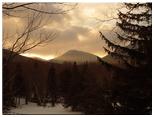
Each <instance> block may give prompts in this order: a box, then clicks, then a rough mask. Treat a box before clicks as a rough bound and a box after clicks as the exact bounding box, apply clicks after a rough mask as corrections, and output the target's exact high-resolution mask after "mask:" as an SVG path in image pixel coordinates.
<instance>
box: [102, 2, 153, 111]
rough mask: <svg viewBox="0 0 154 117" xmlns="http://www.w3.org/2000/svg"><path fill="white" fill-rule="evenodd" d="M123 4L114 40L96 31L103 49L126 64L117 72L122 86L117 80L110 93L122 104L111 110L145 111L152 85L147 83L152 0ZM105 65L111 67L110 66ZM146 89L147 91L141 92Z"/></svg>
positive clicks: (149, 79)
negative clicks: (102, 41)
mask: <svg viewBox="0 0 154 117" xmlns="http://www.w3.org/2000/svg"><path fill="white" fill-rule="evenodd" d="M125 7H126V10H125V12H124V11H123V12H122V11H119V13H118V21H117V27H118V29H119V30H120V31H117V32H116V35H117V38H116V39H115V40H114V42H113V40H110V39H108V38H106V36H105V35H103V33H102V32H100V36H101V38H102V40H104V41H105V42H106V45H107V46H104V47H103V48H104V50H105V51H106V52H107V53H108V54H109V55H111V56H112V57H113V58H115V59H119V60H120V62H122V63H123V66H125V67H126V70H125V71H124V70H123V71H121V73H120V77H123V84H124V83H125V86H124V85H122V83H121V84H119V86H117V85H116V86H115V87H114V88H112V91H113V92H112V95H117V96H119V98H118V101H120V102H121V103H122V105H123V108H121V110H115V113H116V112H117V113H123V114H147V113H148V114H149V113H150V111H148V112H147V110H146V108H147V107H148V108H150V109H151V102H152V100H151V96H152V94H151V90H152V88H151V87H152V84H151V83H150V85H147V84H149V82H150V81H151V78H152V3H125ZM115 42H116V43H115ZM125 44H128V46H125ZM99 60H100V61H101V62H102V63H103V64H104V62H103V61H102V60H101V59H99ZM105 64H107V63H105ZM108 66H110V68H112V69H111V70H115V68H113V67H112V65H108ZM122 72H123V73H122ZM124 74H125V75H124ZM115 77H118V76H115ZM117 82H118V81H116V82H114V84H115V83H116V84H117ZM143 86H144V88H143ZM146 88H147V89H148V92H149V94H147V92H146V91H144V90H145V89H146ZM113 89H114V90H113ZM115 91H116V92H115ZM114 97H115V96H114ZM113 100H114V99H113ZM147 100H149V101H147ZM144 102H146V103H144ZM150 109H149V110H150ZM120 111H121V112H120Z"/></svg>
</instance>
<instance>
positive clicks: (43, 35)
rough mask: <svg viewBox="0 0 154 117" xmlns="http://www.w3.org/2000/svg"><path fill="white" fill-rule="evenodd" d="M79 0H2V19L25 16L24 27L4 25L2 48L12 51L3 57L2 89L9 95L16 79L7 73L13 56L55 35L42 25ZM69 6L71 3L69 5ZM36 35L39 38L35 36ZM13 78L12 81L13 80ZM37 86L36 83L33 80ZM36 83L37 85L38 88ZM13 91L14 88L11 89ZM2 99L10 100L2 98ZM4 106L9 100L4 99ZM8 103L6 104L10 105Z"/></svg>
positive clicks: (53, 37)
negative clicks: (13, 0)
mask: <svg viewBox="0 0 154 117" xmlns="http://www.w3.org/2000/svg"><path fill="white" fill-rule="evenodd" d="M76 5H77V4H67V3H50V4H48V3H3V5H2V10H3V20H4V21H5V19H6V18H16V19H22V20H23V21H24V22H25V23H24V25H23V26H22V28H21V27H20V28H17V26H15V27H16V30H14V32H11V33H10V32H9V31H8V30H7V29H6V27H5V26H4V25H3V49H8V50H9V54H8V56H6V58H5V61H3V65H5V66H3V68H4V69H3V73H4V75H3V93H5V94H6V95H5V96H4V97H8V96H9V95H7V94H8V93H7V92H8V89H9V88H8V87H11V82H12V81H13V80H14V78H15V77H14V76H15V73H12V75H10V76H8V75H6V74H8V69H9V66H10V64H12V62H13V60H14V58H15V57H16V56H17V55H19V54H21V53H24V52H26V51H28V50H31V49H33V48H35V47H37V46H42V45H44V44H47V43H49V42H50V41H52V40H53V39H55V38H56V33H55V32H46V31H44V29H43V27H44V26H45V25H46V24H47V23H48V21H49V20H51V17H52V16H53V15H64V14H66V13H67V12H69V11H70V10H73V9H74V8H75V7H76ZM66 6H68V7H67V8H66ZM34 37H35V38H36V39H34ZM10 81H11V82H10ZM34 86H35V83H34ZM36 88H37V86H35V89H36ZM10 93H11V92H10ZM3 100H7V99H6V98H3ZM3 104H4V105H3V106H5V104H6V103H3ZM8 106H9V104H7V107H8Z"/></svg>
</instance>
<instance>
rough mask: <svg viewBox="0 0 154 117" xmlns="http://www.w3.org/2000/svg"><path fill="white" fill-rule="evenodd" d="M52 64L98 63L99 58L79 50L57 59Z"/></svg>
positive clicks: (71, 51)
mask: <svg viewBox="0 0 154 117" xmlns="http://www.w3.org/2000/svg"><path fill="white" fill-rule="evenodd" d="M50 61H51V62H58V63H63V62H77V63H84V62H98V60H97V56H96V55H93V54H90V53H88V52H83V51H79V50H70V51H68V52H66V53H64V54H63V55H61V56H59V57H56V58H54V59H52V60H50Z"/></svg>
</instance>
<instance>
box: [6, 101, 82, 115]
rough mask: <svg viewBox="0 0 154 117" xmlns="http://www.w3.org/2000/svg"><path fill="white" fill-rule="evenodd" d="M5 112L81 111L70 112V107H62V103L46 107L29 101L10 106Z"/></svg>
mask: <svg viewBox="0 0 154 117" xmlns="http://www.w3.org/2000/svg"><path fill="white" fill-rule="evenodd" d="M7 114H68V115H79V114H82V113H81V112H72V111H71V109H70V108H64V107H63V106H62V104H57V105H56V106H55V107H51V106H50V105H49V104H48V105H47V106H46V107H43V106H37V104H36V103H32V102H30V103H29V104H28V105H25V104H22V105H20V107H18V108H12V109H11V110H10V112H9V113H7Z"/></svg>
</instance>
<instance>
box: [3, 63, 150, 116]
mask: <svg viewBox="0 0 154 117" xmlns="http://www.w3.org/2000/svg"><path fill="white" fill-rule="evenodd" d="M13 66H14V67H13ZM13 66H12V67H10V68H9V69H8V71H6V70H3V72H4V73H5V72H6V73H5V74H3V79H4V80H3V109H4V110H6V109H7V108H9V106H18V105H19V104H20V98H25V104H28V102H36V103H37V104H38V106H46V104H47V103H51V106H55V105H56V103H62V104H63V105H64V107H66V108H67V107H71V108H72V110H73V111H81V112H83V113H84V114H151V110H152V83H151V78H145V77H144V70H142V69H140V70H139V71H128V70H125V69H121V68H117V67H114V66H106V65H101V64H100V63H85V64H80V65H78V64H76V63H73V64H71V63H64V64H61V65H59V64H53V63H43V64H42V63H37V62H33V64H32V63H30V64H29V65H28V64H22V63H18V64H14V65H13ZM11 68H12V69H15V70H14V71H13V70H12V69H11ZM10 72H12V73H14V78H13V80H10V82H9V83H8V82H5V80H6V78H8V77H10V75H9V76H7V75H8V74H10ZM139 73H140V74H139ZM30 76H31V77H30ZM10 79H11V78H10ZM4 85H8V86H7V88H6V87H4ZM57 114H58V113H57Z"/></svg>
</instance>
